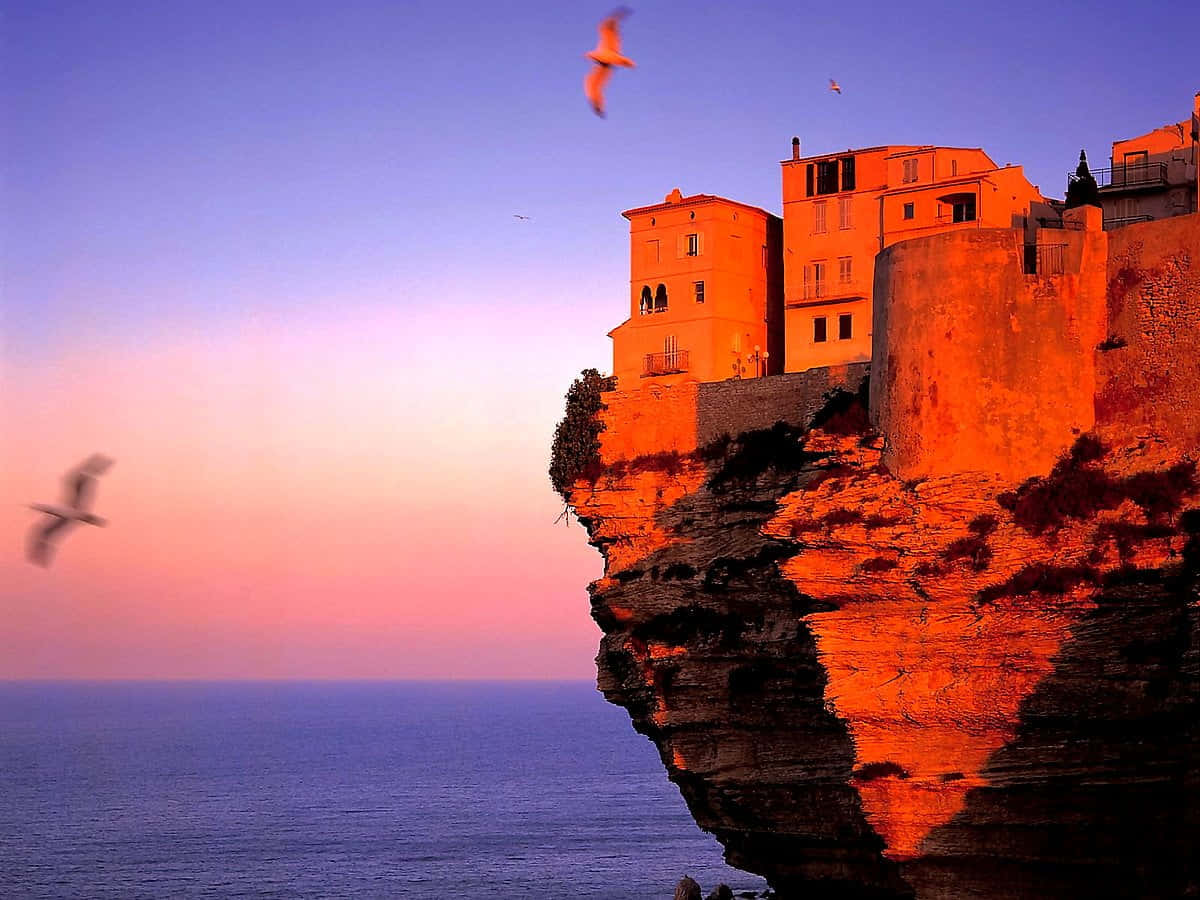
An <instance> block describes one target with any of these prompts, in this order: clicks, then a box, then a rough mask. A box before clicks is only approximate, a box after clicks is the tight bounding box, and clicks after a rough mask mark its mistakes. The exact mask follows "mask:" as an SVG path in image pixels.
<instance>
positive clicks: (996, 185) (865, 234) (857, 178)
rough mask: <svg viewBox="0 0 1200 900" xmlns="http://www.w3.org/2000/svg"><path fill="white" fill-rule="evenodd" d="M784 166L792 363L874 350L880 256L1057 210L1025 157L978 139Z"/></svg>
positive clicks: (830, 360)
mask: <svg viewBox="0 0 1200 900" xmlns="http://www.w3.org/2000/svg"><path fill="white" fill-rule="evenodd" d="M781 165H782V169H783V249H784V254H783V256H784V298H785V312H784V334H785V348H786V351H785V360H784V371H786V372H802V371H805V370H807V369H811V368H815V367H818V366H829V365H841V364H844V363H850V362H863V361H866V360H869V359H870V358H871V322H872V294H873V282H874V268H875V256H876V254H877V253H879V251H880V250H882V249H884V248H886V247H890V246H891V245H893V244H895V243H897V242H899V241H903V240H908V239H909V238H915V237H924V236H926V235H930V234H937V233H940V232H944V231H958V230H966V229H977V228H1013V227H1021V228H1024V229H1025V230H1026V232H1027V233H1028V235H1029V242H1030V243H1032V242H1033V240H1034V234H1035V229H1036V227H1037V221H1036V220H1037V219H1039V218H1041V219H1046V218H1051V219H1054V218H1057V215H1058V214H1057V212H1056V210H1055V209H1054V208H1053V206H1052V205H1051V204H1050V203H1049V202H1048V201H1047V200H1046V199H1045V198H1044V197H1042V195H1041V192H1040V191H1039V190H1038V188H1037V187H1035V186H1034V185H1031V184H1030V183H1029V182H1028V181H1027V180H1026V178H1025V176H1024V173H1023V171H1022V169H1021V167H1020V166H1004V167H1000V166H997V165H996V164H995V163H994V162H993V161H992V160H991V158H990V157H989V156H988V155H987V154H986V153H984V152H983V150H980V149H978V148H968V147H931V146H911V145H903V146H901V145H889V146H882V147H868V148H863V149H858V150H847V151H846V152H845V153H837V154H825V155H821V156H811V157H801V156H800V148H799V140H798V139H793V142H792V158H791V159H789V160H784V161H783V162H782V164H781Z"/></svg>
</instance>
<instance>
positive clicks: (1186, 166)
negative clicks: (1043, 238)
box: [1068, 93, 1200, 229]
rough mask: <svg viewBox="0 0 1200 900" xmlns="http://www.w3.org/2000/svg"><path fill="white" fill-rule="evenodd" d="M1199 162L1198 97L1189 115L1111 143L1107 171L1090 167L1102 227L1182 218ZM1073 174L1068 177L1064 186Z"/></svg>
mask: <svg viewBox="0 0 1200 900" xmlns="http://www.w3.org/2000/svg"><path fill="white" fill-rule="evenodd" d="M1198 162H1200V93H1197V94H1196V95H1195V97H1193V98H1192V114H1191V116H1190V117H1189V118H1186V119H1184V120H1183V121H1181V122H1175V123H1172V124H1170V125H1163V126H1162V127H1161V128H1155V129H1154V130H1153V131H1150V132H1147V133H1146V134H1141V135H1138V136H1137V137H1133V138H1127V139H1126V140H1121V141H1113V145H1112V156H1111V157H1110V158H1109V167H1108V168H1106V169H1093V170H1092V176H1093V177H1094V178H1095V179H1096V183H1097V184H1098V185H1099V187H1100V202H1101V206H1102V208H1103V209H1104V227H1105V228H1106V229H1111V228H1119V227H1121V226H1122V225H1131V224H1133V223H1135V222H1149V221H1151V220H1153V219H1166V218H1170V217H1172V216H1185V215H1187V214H1188V213H1193V212H1196V211H1197V210H1200V207H1198V206H1197V191H1196V168H1197V163H1198ZM1072 178H1074V175H1069V176H1068V183H1069V182H1070V180H1071V179H1072Z"/></svg>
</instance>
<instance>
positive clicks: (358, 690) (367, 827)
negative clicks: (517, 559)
mask: <svg viewBox="0 0 1200 900" xmlns="http://www.w3.org/2000/svg"><path fill="white" fill-rule="evenodd" d="M684 874H689V875H691V876H692V877H693V878H695V879H696V880H697V881H698V882H699V883H700V885H701V887H702V888H703V890H704V893H705V894H707V893H708V892H709V891H710V890H711V889H712V888H714V887H716V885H717V884H718V882H725V883H726V884H728V885H729V886H730V887H731V888H733V889H734V890H735V891H763V890H765V889H766V883H765V882H764V881H763V880H762V879H761V878H758V877H757V876H754V875H751V874H748V873H745V872H740V871H738V870H735V869H731V868H728V867H727V866H725V865H724V864H723V863H722V860H721V848H720V845H719V844H718V843H717V842H716V840H715V839H713V838H712V837H711V836H710V835H707V834H705V833H704V832H702V831H701V830H700V829H699V828H698V827H697V826H696V824H695V823H694V822H693V820H692V818H691V816H690V815H689V813H688V811H687V808H686V806H685V805H684V802H683V799H682V798H681V797H680V795H679V791H678V789H677V788H676V787H675V786H674V785H673V784H671V782H670V781H668V780H667V776H666V772H665V770H664V769H663V766H662V764H661V762H660V761H659V758H658V753H657V751H656V750H655V748H654V746H653V745H652V744H651V743H650V742H649V741H648V740H647V739H646V738H644V737H642V736H641V735H639V734H637V733H635V732H634V730H633V727H632V726H631V725H630V722H629V717H628V714H627V713H626V712H625V711H624V710H623V709H619V708H617V707H614V706H611V705H609V704H608V703H606V702H605V701H604V699H603V697H602V696H601V695H600V694H599V693H598V692H597V691H596V688H595V686H594V685H593V684H592V683H590V682H553V683H547V682H436V683H434V682H302V683H298V682H106V683H81V682H5V683H0V896H3V897H6V898H7V897H17V898H42V897H56V898H57V897H69V898H93V897H97V898H98V897H106V898H107V897H114V898H116V897H119V898H140V897H322V898H325V897H329V898H333V897H356V898H370V897H411V898H419V900H426V898H428V900H451V898H456V900H457V898H482V897H502V898H513V897H537V898H563V900H578V898H597V900H600V898H604V900H626V898H628V900H633V898H638V900H641V898H664V900H669V898H671V897H672V895H673V892H674V888H675V885H676V883H677V882H678V881H679V879H680V878H681V877H682V876H683V875H684Z"/></svg>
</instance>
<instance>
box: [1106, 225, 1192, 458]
mask: <svg viewBox="0 0 1200 900" xmlns="http://www.w3.org/2000/svg"><path fill="white" fill-rule="evenodd" d="M1108 246H1109V258H1108V269H1107V274H1108V338H1107V340H1106V341H1105V342H1104V344H1103V345H1102V349H1101V350H1100V352H1098V353H1097V357H1098V360H1097V375H1098V381H1099V383H1098V390H1097V394H1096V421H1097V424H1098V425H1099V426H1100V427H1101V429H1102V431H1109V432H1111V431H1114V430H1129V429H1149V430H1153V431H1159V432H1166V433H1171V434H1176V435H1179V436H1180V438H1181V439H1182V440H1184V441H1186V442H1189V443H1190V444H1191V446H1193V447H1194V446H1197V445H1198V444H1200V387H1198V385H1200V215H1195V214H1193V215H1190V216H1179V217H1176V218H1173V219H1161V220H1159V221H1157V222H1145V223H1142V224H1139V225H1129V226H1126V227H1124V228H1118V229H1115V230H1114V231H1111V232H1109V245H1108Z"/></svg>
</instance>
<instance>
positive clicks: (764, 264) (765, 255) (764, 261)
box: [762, 244, 767, 269]
mask: <svg viewBox="0 0 1200 900" xmlns="http://www.w3.org/2000/svg"><path fill="white" fill-rule="evenodd" d="M762 250H763V268H764V269H765V268H767V245H766V244H763V248H762Z"/></svg>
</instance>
